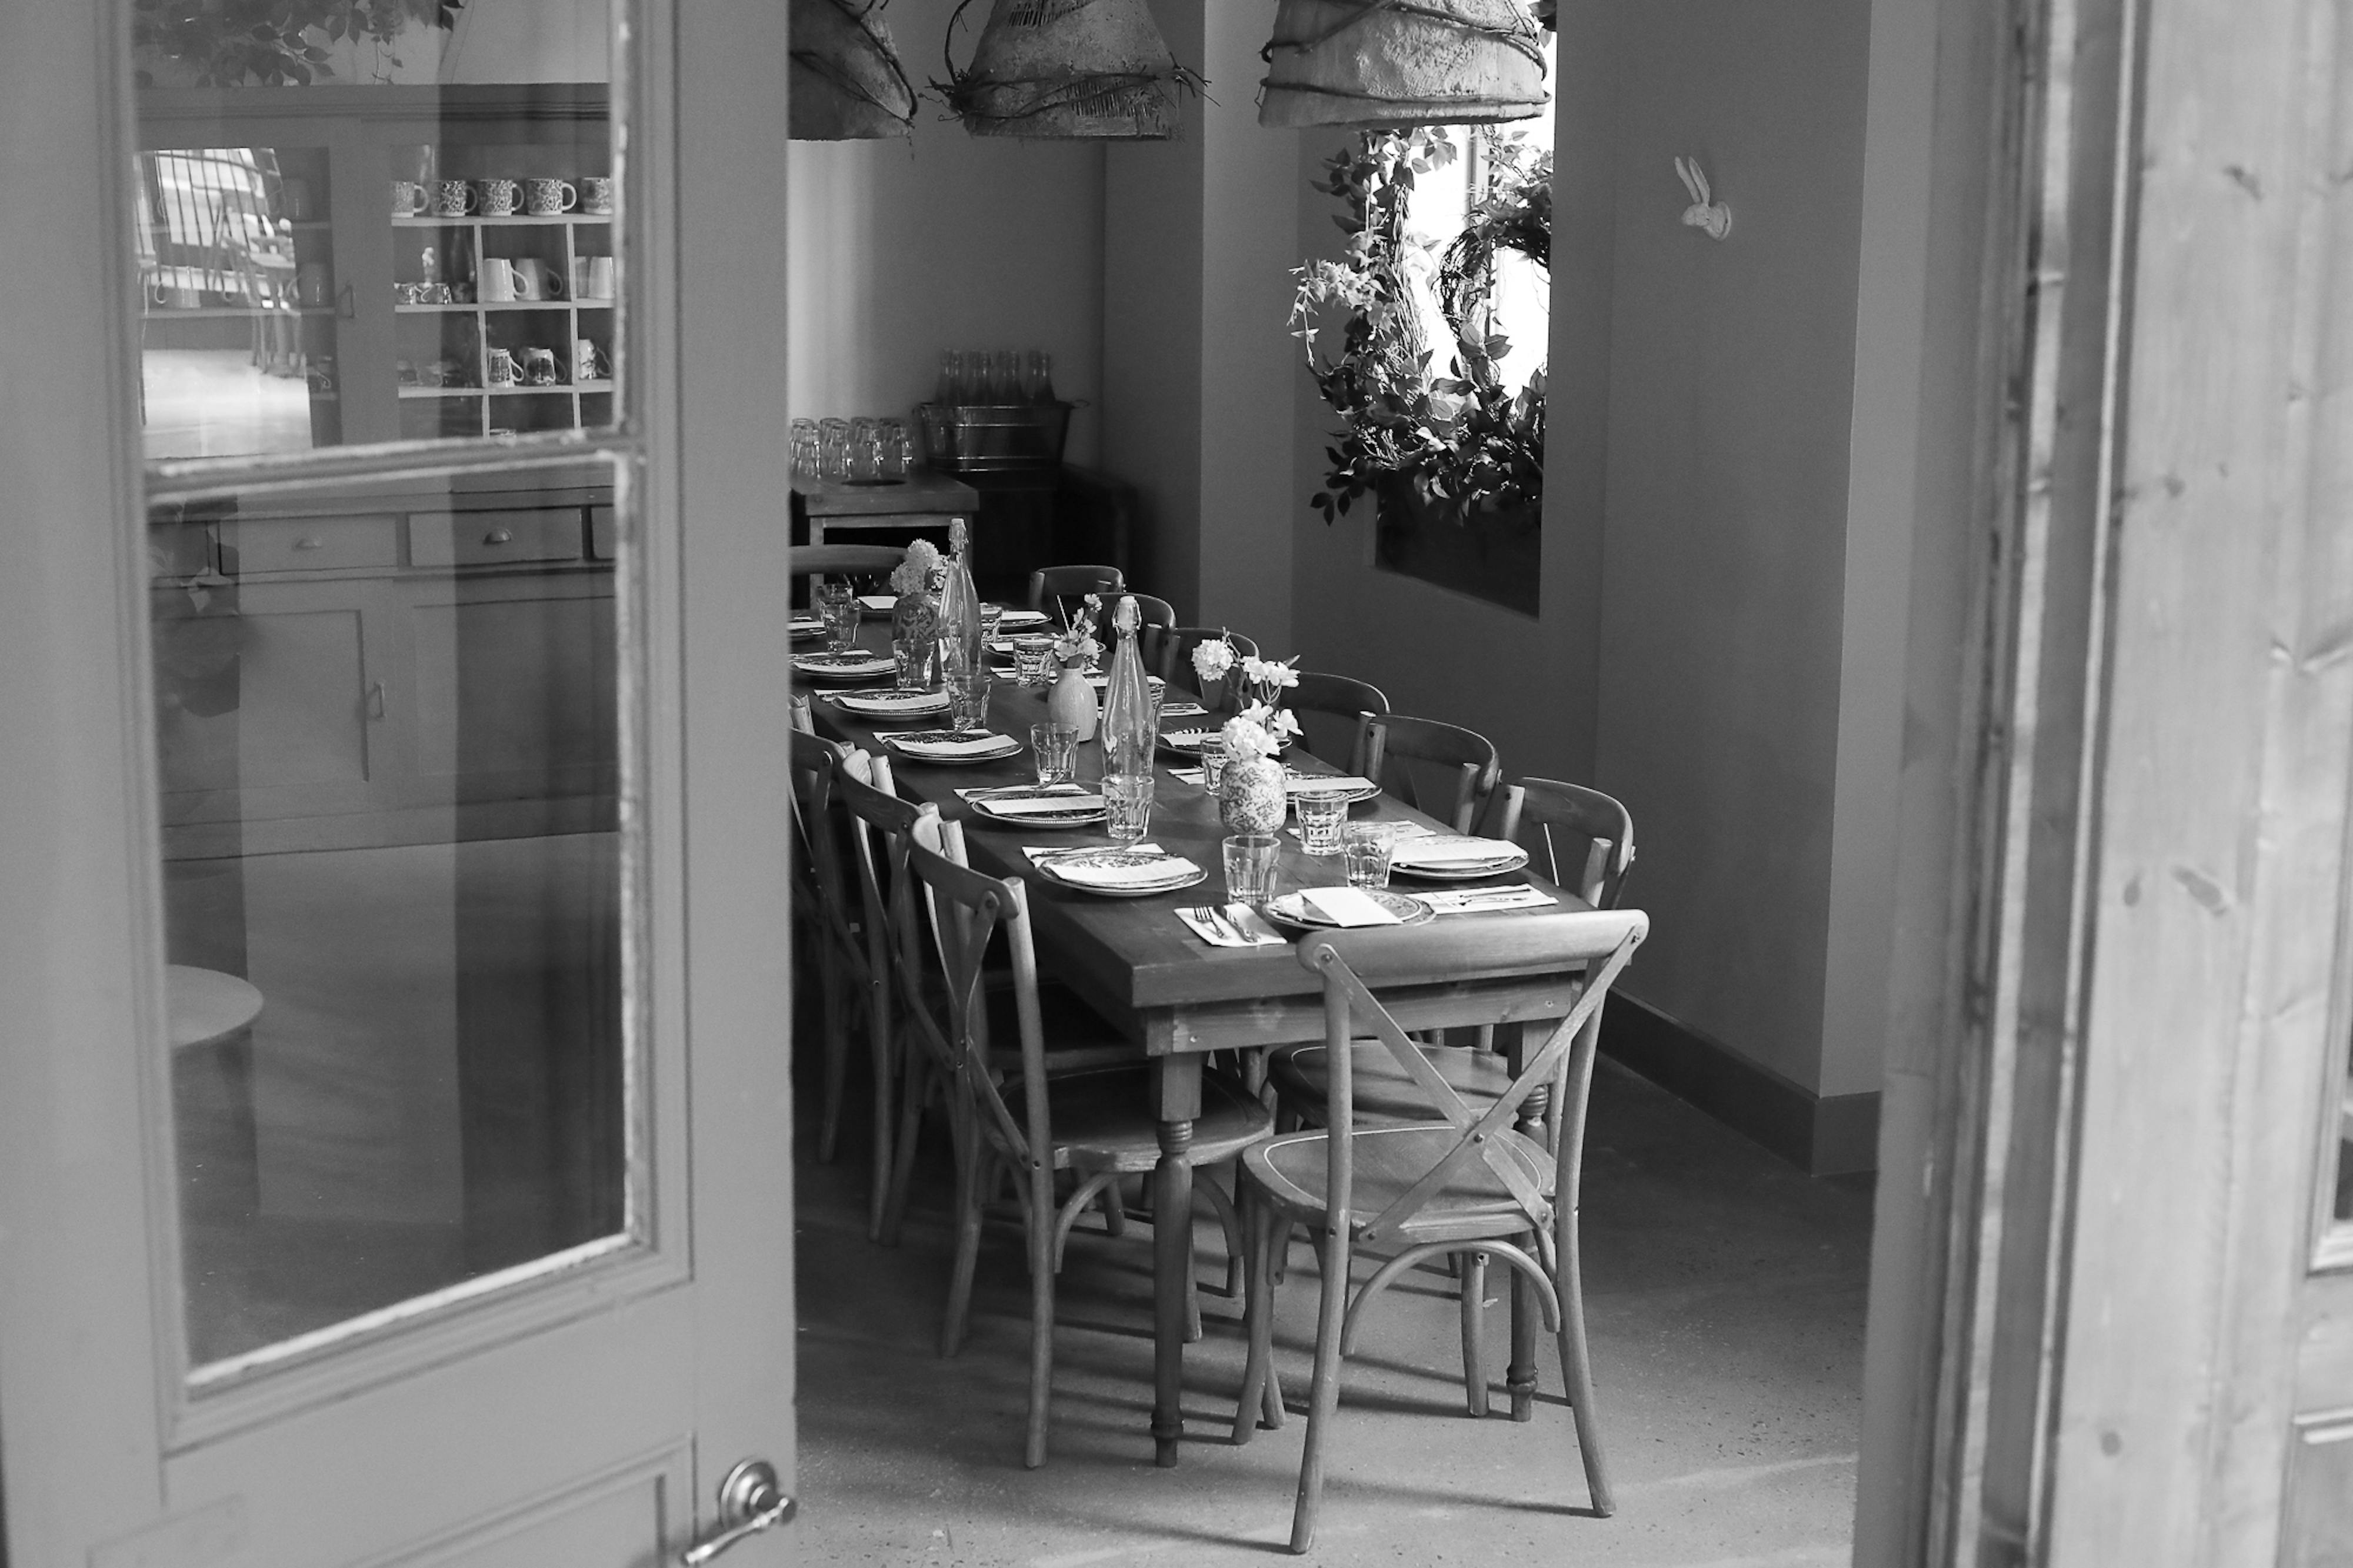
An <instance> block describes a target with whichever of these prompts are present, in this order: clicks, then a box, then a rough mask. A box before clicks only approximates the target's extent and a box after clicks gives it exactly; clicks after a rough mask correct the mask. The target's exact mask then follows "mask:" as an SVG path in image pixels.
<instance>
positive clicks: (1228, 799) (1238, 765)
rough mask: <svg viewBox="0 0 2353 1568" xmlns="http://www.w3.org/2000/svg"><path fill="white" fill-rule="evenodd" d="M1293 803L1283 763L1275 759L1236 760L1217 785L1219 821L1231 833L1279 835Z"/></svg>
mask: <svg viewBox="0 0 2353 1568" xmlns="http://www.w3.org/2000/svg"><path fill="white" fill-rule="evenodd" d="M1289 807H1290V801H1289V799H1288V797H1287V796H1286V795H1284V793H1283V779H1282V763H1280V762H1278V761H1277V760H1275V759H1274V758H1272V757H1249V758H1236V759H1235V760H1233V761H1231V762H1229V763H1227V764H1226V773H1225V776H1224V777H1223V778H1221V779H1219V781H1218V819H1219V821H1221V822H1223V823H1224V824H1225V825H1226V831H1227V832H1229V833H1279V832H1281V831H1282V818H1283V815H1284V813H1285V812H1286V811H1287V810H1288V809H1289Z"/></svg>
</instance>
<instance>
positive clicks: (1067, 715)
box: [1046, 663, 1095, 741]
mask: <svg viewBox="0 0 2353 1568" xmlns="http://www.w3.org/2000/svg"><path fill="white" fill-rule="evenodd" d="M1046 717H1047V718H1048V719H1049V720H1050V721H1053V722H1054V723H1056V724H1061V725H1067V726H1068V727H1069V728H1071V729H1073V730H1076V731H1078V732H1079V739H1080V740H1082V741H1092V740H1093V739H1094V738H1095V689H1094V688H1093V687H1092V686H1091V685H1089V684H1088V682H1087V672H1086V671H1085V670H1084V669H1083V668H1081V667H1080V665H1079V664H1076V663H1073V664H1066V665H1064V666H1063V667H1062V673H1061V675H1060V677H1059V678H1058V679H1056V680H1055V682H1054V689H1053V690H1051V691H1050V692H1048V693H1047V694H1046Z"/></svg>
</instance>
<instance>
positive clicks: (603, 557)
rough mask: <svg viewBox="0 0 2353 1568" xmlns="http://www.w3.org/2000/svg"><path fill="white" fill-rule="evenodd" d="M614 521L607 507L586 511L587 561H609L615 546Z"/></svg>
mask: <svg viewBox="0 0 2353 1568" xmlns="http://www.w3.org/2000/svg"><path fill="white" fill-rule="evenodd" d="M615 542H616V540H615V521H614V517H613V509H612V508H611V507H609V506H592V507H590V508H589V509H588V559H589V560H591V561H610V560H612V559H613V550H614V545H615Z"/></svg>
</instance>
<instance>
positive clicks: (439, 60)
mask: <svg viewBox="0 0 2353 1568" xmlns="http://www.w3.org/2000/svg"><path fill="white" fill-rule="evenodd" d="M356 5H357V0H306V4H304V5H300V6H296V7H293V8H292V10H291V12H289V11H288V8H287V7H284V6H275V7H271V6H255V5H243V4H229V5H208V6H199V7H186V8H183V10H182V11H180V12H177V13H171V14H170V19H169V22H168V25H167V23H166V13H165V12H164V9H163V8H162V7H160V6H157V5H152V4H150V3H149V0H132V11H133V16H134V18H135V19H136V24H137V26H136V31H137V36H138V37H139V39H140V43H139V56H138V58H139V66H140V79H141V81H142V89H141V91H140V93H139V111H140V136H141V145H142V149H144V151H142V153H141V155H140V158H139V167H138V178H137V181H136V189H137V193H138V195H137V202H138V211H137V214H136V229H137V258H138V267H139V273H140V283H141V298H142V317H141V321H140V327H141V339H140V342H141V350H142V369H143V373H144V374H143V398H142V413H143V417H144V421H145V435H146V447H147V455H148V456H149V457H151V458H177V457H199V456H204V457H222V456H240V455H248V454H261V453H271V452H287V451H304V450H310V449H312V448H316V447H337V446H350V445H363V444H367V443H372V442H382V441H394V440H418V439H432V438H440V437H485V436H494V435H501V434H505V433H510V432H512V433H517V434H525V433H531V432H535V431H548V430H570V429H578V428H595V427H599V426H611V425H613V424H614V423H615V412H614V411H615V391H616V384H615V383H616V373H617V363H616V358H617V350H618V349H619V347H620V343H619V341H618V337H617V333H616V331H615V321H616V319H617V308H618V296H619V294H620V278H619V271H620V268H619V258H620V247H618V245H617V243H616V236H617V233H618V230H617V221H618V219H617V206H618V191H617V184H616V182H615V179H614V172H615V171H614V159H613V145H614V140H613V135H612V130H611V125H610V116H609V96H610V95H609V91H608V88H607V80H608V78H609V75H610V73H609V70H608V68H607V48H606V47H605V42H604V40H605V38H606V36H607V28H608V26H609V17H610V10H609V7H608V6H607V5H606V4H605V3H604V0H511V3H508V4H502V5H499V6H497V7H494V8H493V7H489V6H487V5H484V4H483V0H475V4H473V5H456V6H453V7H451V8H449V9H448V10H447V11H446V12H445V11H443V10H442V9H441V8H440V7H439V6H438V5H435V4H431V3H429V0H404V3H402V4H398V5H392V4H385V3H382V0H378V3H376V4H375V5H369V6H366V7H364V8H355V7H356ZM280 16H290V17H291V18H294V19H308V20H310V21H311V24H312V25H311V26H309V28H308V29H307V30H305V31H302V32H301V33H299V34H295V35H285V34H280V33H278V32H274V31H271V30H269V29H270V28H272V27H275V26H281V25H283V24H282V22H280V21H279V20H274V19H273V20H269V21H268V22H267V23H266V25H265V26H264V30H263V32H262V33H260V34H256V33H255V32H254V30H253V28H254V26H255V25H256V20H257V18H258V17H261V18H279V17H280ZM371 17H385V18H393V17H398V18H400V21H399V25H398V26H396V27H394V28H393V29H392V31H391V33H390V35H389V36H388V37H375V35H373V34H371V33H369V32H368V31H367V29H366V23H367V20H368V19H369V18H371ZM437 17H439V18H441V19H443V20H446V21H448V24H449V25H448V26H439V25H437V21H436V18H437ZM352 28H356V31H351V30H350V29H352ZM313 55H315V56H316V57H317V58H311V57H312V56H313ZM295 73H299V74H295Z"/></svg>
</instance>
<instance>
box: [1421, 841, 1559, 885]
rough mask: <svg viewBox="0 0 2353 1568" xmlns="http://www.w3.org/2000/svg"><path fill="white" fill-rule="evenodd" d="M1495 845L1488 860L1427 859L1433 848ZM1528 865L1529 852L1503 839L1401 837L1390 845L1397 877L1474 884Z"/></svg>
mask: <svg viewBox="0 0 2353 1568" xmlns="http://www.w3.org/2000/svg"><path fill="white" fill-rule="evenodd" d="M1473 844H1493V845H1494V847H1495V853H1494V854H1493V855H1492V856H1490V857H1489V858H1485V859H1476V860H1474V859H1469V858H1432V859H1424V858H1423V857H1425V856H1429V855H1430V851H1431V850H1433V849H1440V850H1441V852H1442V851H1443V847H1446V846H1469V845H1473ZM1527 863H1528V852H1527V851H1526V850H1525V849H1523V848H1521V847H1519V846H1518V845H1516V844H1506V843H1504V842H1503V841H1502V840H1500V839H1477V838H1464V837H1457V836H1455V835H1453V834H1451V833H1432V834H1428V835H1426V836H1423V837H1416V838H1400V839H1398V840H1397V841H1396V842H1394V843H1393V844H1391V845H1390V846H1389V870H1390V871H1391V873H1393V874H1395V875H1398V876H1405V877H1414V878H1419V879H1421V880H1423V881H1427V882H1475V881H1477V880H1478V879H1480V878H1482V877H1500V876H1502V875H1503V874H1504V872H1506V871H1516V870H1518V869H1519V868H1521V867H1523V866H1525V865H1526V864H1527Z"/></svg>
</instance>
